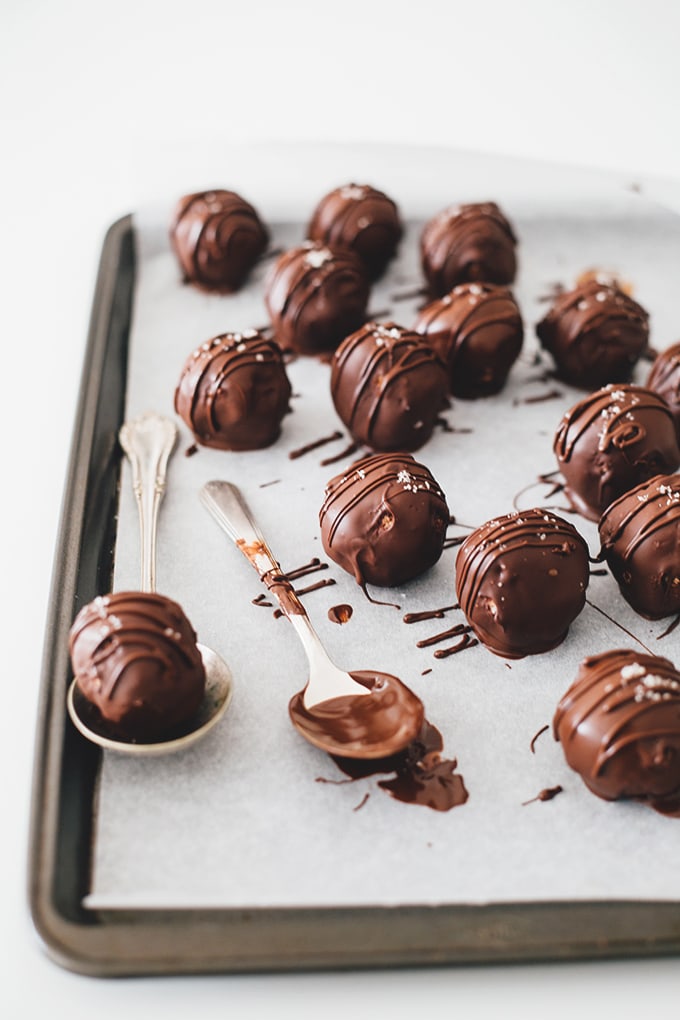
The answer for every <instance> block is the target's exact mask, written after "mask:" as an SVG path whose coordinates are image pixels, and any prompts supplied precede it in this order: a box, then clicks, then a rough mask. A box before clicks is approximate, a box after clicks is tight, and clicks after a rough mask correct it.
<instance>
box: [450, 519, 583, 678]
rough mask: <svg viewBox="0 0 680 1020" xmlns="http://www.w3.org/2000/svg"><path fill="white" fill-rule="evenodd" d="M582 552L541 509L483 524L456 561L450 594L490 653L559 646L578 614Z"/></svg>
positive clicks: (566, 527)
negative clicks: (453, 593)
mask: <svg viewBox="0 0 680 1020" xmlns="http://www.w3.org/2000/svg"><path fill="white" fill-rule="evenodd" d="M589 569H590V568H589V562H588V546H587V545H586V542H585V540H584V539H583V538H582V537H581V535H580V534H579V533H578V531H577V530H576V528H575V527H574V526H573V525H572V524H570V523H569V522H568V521H565V520H563V519H562V518H561V517H557V516H556V515H555V514H552V513H549V512H548V511H547V510H543V509H535V510H522V511H520V512H517V513H512V514H506V515H505V516H503V517H498V518H495V519H494V520H491V521H487V522H486V524H483V525H482V526H481V528H477V530H476V531H473V532H472V534H471V535H469V536H468V537H467V538H466V539H465V541H464V542H463V544H462V546H461V547H460V549H459V551H458V556H457V557H456V594H457V597H458V601H459V602H460V608H461V609H462V610H463V612H464V613H465V616H466V617H467V621H468V623H469V624H470V626H471V627H472V629H473V630H474V632H475V634H476V635H477V637H478V638H479V640H480V641H481V642H483V644H485V645H486V647H487V648H488V649H489V651H491V652H494V653H495V654H496V655H503V656H505V657H506V658H510V659H518V658H522V657H523V656H525V655H536V654H538V653H540V652H547V651H548V650H549V649H551V648H554V647H555V646H556V645H559V644H560V642H561V641H563V640H564V638H565V637H566V635H567V631H568V629H569V626H570V624H571V623H572V622H573V620H575V619H576V617H577V616H578V614H579V613H580V612H581V610H582V609H583V606H584V604H585V600H586V588H587V586H588V579H589Z"/></svg>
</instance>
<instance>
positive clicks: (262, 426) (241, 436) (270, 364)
mask: <svg viewBox="0 0 680 1020" xmlns="http://www.w3.org/2000/svg"><path fill="white" fill-rule="evenodd" d="M290 392H291V388H290V382H289V381H288V376H287V375H286V369H285V366H284V364H283V357H282V354H281V348H280V347H279V346H278V344H276V343H275V342H274V341H273V340H267V339H266V338H265V337H263V336H262V334H261V333H259V332H258V331H257V330H254V329H251V330H247V331H246V332H244V333H222V334H221V335H220V336H216V337H213V339H212V340H208V341H207V342H206V343H204V344H201V346H200V347H198V348H197V349H196V350H195V351H193V353H192V354H190V355H189V357H188V358H187V360H186V363H185V365H184V368H183V369H182V374H181V376H180V380H179V384H178V386H177V389H176V390H175V410H176V411H177V413H178V414H179V415H180V417H181V418H182V419H183V420H184V422H185V423H186V424H187V425H188V426H189V428H190V429H191V431H192V432H193V434H194V436H195V437H196V439H197V440H198V442H199V443H202V444H203V445H204V446H214V447H217V448H218V449H220V450H256V449H260V448H261V447H264V446H269V445H270V444H271V443H273V442H274V441H275V440H276V439H277V438H278V436H279V432H280V430H281V420H282V419H283V416H284V415H285V414H286V412H287V410H288V400H289V397H290Z"/></svg>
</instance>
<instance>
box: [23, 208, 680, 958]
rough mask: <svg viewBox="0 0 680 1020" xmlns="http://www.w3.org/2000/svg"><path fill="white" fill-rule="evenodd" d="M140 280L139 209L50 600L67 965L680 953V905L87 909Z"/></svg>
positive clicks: (46, 800)
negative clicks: (97, 648) (96, 602)
mask: <svg viewBox="0 0 680 1020" xmlns="http://www.w3.org/2000/svg"><path fill="white" fill-rule="evenodd" d="M134 286H135V245H134V232H133V224H132V220H131V218H129V217H128V218H125V219H122V220H120V221H119V222H118V223H116V224H114V225H113V226H112V227H111V229H110V230H109V232H108V234H107V237H106V239H105V242H104V246H103V252H102V257H101V264H100V270H99V275H98V280H97V284H96V290H95V295H94V302H93V312H92V319H91V326H90V331H89V337H88V343H87V348H86V354H85V361H84V367H83V376H82V384H81V392H80V395H79V402H78V408H77V413H76V420H75V430H74V439H73V445H72V453H71V459H70V465H69V471H68V477H67V482H66V490H65V499H64V505H63V510H62V521H61V527H60V534H59V539H58V545H57V557H56V562H55V572H54V578H53V585H52V597H51V599H50V605H51V615H50V618H49V620H48V630H47V637H46V644H45V655H44V664H43V674H42V684H41V700H40V707H39V719H38V729H37V739H36V759H35V771H34V793H33V803H32V823H31V839H30V862H29V878H30V903H31V910H32V914H33V919H34V923H35V925H36V928H37V930H38V932H39V934H40V936H41V937H42V939H43V940H44V942H45V945H46V947H47V949H48V952H49V953H50V955H51V956H52V957H53V958H54V959H55V960H56V961H57V962H59V963H60V964H62V965H64V966H66V967H68V968H70V969H73V970H77V971H79V972H82V973H87V974H91V975H100V976H106V975H117V974H161V973H165V974H167V973H191V972H204V973H205V972H220V971H222V972H225V971H252V970H287V969H318V968H339V967H359V966H364V967H365V966H373V967H376V966H391V965H397V964H399V965H404V964H429V965H431V964H436V963H471V962H492V961H496V962H497V961H529V960H531V961H538V960H548V959H552V960H554V959H574V958H586V957H587V958H597V957H599V958H604V957H614V956H631V955H637V956H640V955H661V954H671V953H677V952H678V950H679V949H680V904H678V903H675V902H650V901H645V902H639V901H636V902H631V901H608V902H602V901H598V902H592V903H590V902H572V903H570V902H562V901H561V902H548V903H546V902H541V903H526V902H521V903H503V904H497V905H496V904H488V905H474V906H465V905H456V906H447V905H438V906H393V907H348V908H344V907H341V908H322V909H319V908H304V909H299V908H295V907H286V908H276V909H263V908H257V909H203V908H201V909H124V910H123V909H118V910H109V909H107V910H92V909H87V908H86V907H85V906H84V905H83V898H84V897H85V895H86V893H87V891H88V888H89V879H90V873H91V865H92V838H93V820H94V817H95V810H96V805H95V797H96V786H97V776H98V770H99V768H100V764H101V752H100V751H98V750H97V749H96V748H94V747H93V746H92V745H90V744H89V743H87V742H86V741H85V740H83V739H82V738H81V737H80V735H79V734H78V733H77V732H76V731H75V729H74V728H73V726H72V725H71V723H70V721H69V720H68V717H67V714H66V712H65V700H66V691H67V687H68V683H69V681H70V677H71V673H70V665H69V659H68V646H67V645H68V630H69V627H70V624H71V621H72V619H73V616H74V612H75V607H76V605H78V604H82V603H83V602H86V601H89V600H90V599H92V598H93V597H94V596H95V595H96V594H98V593H100V592H103V591H107V590H110V588H111V581H112V573H113V550H114V543H115V535H116V513H117V505H118V499H117V497H118V488H119V482H120V464H121V460H120V453H119V451H118V446H117V441H116V437H117V432H118V428H119V426H120V424H121V423H122V420H123V413H124V404H125V387H126V366H127V344H128V337H129V331H130V323H131V314H132V303H133V298H134Z"/></svg>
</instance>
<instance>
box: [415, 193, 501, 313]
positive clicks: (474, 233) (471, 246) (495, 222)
mask: <svg viewBox="0 0 680 1020" xmlns="http://www.w3.org/2000/svg"><path fill="white" fill-rule="evenodd" d="M516 246H517V238H516V237H515V233H514V231H513V229H512V226H511V225H510V223H509V222H508V220H507V219H506V218H505V216H504V215H503V213H502V212H501V210H500V209H499V208H498V206H497V205H496V203H495V202H476V203H471V204H468V205H454V206H450V207H449V208H448V209H444V210H443V211H442V212H440V213H438V214H437V215H436V216H434V217H433V218H432V219H431V220H429V221H428V223H426V224H425V227H424V228H423V232H422V234H421V238H420V256H421V263H422V267H423V272H424V274H425V278H426V280H427V282H428V285H429V287H430V290H431V291H432V293H433V294H434V295H436V296H437V297H441V296H442V295H444V294H447V293H448V292H449V291H450V290H452V289H453V288H454V287H455V286H457V285H458V284H459V283H468V282H480V281H482V282H486V283H512V281H513V280H514V279H515V273H516V272H517V259H516V255H515V248H516Z"/></svg>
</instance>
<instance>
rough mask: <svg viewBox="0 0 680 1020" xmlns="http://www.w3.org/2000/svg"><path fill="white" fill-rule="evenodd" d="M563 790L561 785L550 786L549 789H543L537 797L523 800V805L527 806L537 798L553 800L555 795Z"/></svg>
mask: <svg viewBox="0 0 680 1020" xmlns="http://www.w3.org/2000/svg"><path fill="white" fill-rule="evenodd" d="M562 792H563V789H562V787H561V786H549V787H548V788H547V789H545V790H541V792H540V793H537V794H536V796H535V797H532V798H531V800H523V801H522V807H526V805H527V804H533V803H534V802H535V801H537V800H552V799H553V797H556V796H557V794H558V793H562Z"/></svg>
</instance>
